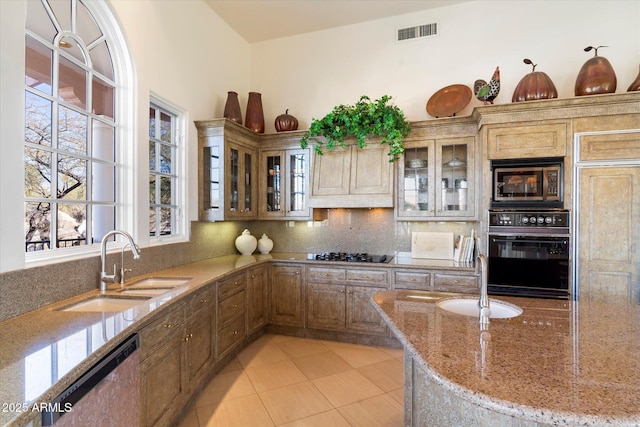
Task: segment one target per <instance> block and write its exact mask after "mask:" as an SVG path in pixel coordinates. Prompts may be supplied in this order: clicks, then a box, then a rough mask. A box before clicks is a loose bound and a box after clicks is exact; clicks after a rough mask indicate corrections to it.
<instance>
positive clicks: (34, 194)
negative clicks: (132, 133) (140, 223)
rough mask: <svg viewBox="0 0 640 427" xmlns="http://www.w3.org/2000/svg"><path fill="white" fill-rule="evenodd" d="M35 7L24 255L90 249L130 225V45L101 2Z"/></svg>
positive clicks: (29, 57)
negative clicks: (125, 54)
mask: <svg viewBox="0 0 640 427" xmlns="http://www.w3.org/2000/svg"><path fill="white" fill-rule="evenodd" d="M27 4H28V6H27V8H28V9H27V26H26V52H25V58H26V64H25V65H26V67H25V69H26V72H25V141H24V161H25V173H24V180H25V240H24V241H25V250H26V251H27V252H33V251H53V250H56V251H58V250H60V249H62V248H70V247H75V246H87V245H91V244H92V243H94V242H100V240H101V239H102V236H103V235H104V234H106V233H107V232H108V231H109V230H112V229H114V228H116V227H117V226H119V227H122V226H123V224H122V222H121V221H120V219H119V215H121V211H120V209H121V207H122V206H123V205H124V204H125V202H124V199H123V194H121V193H122V192H119V191H118V190H119V188H122V187H123V186H122V179H123V176H122V175H121V174H122V170H124V169H126V168H124V167H122V166H124V165H123V164H122V162H123V161H124V160H123V159H125V158H126V157H129V158H131V157H132V156H123V152H122V148H123V145H122V144H123V141H122V139H123V132H122V129H123V126H122V123H121V118H122V116H123V112H122V111H120V110H121V109H122V108H120V107H119V106H121V105H123V104H124V103H123V102H122V101H123V100H122V99H119V97H122V96H124V95H123V93H124V91H123V90H122V88H123V84H122V79H123V74H126V73H122V72H121V71H120V70H122V69H123V66H122V64H118V63H117V58H118V54H116V52H118V49H122V47H123V46H120V45H121V44H122V43H121V41H117V40H114V37H113V36H112V34H113V33H114V29H113V28H105V27H108V26H111V27H113V26H114V25H115V22H116V21H115V20H114V19H112V18H111V19H109V17H110V12H109V11H108V10H107V9H106V6H105V5H104V3H103V2H101V1H91V2H83V1H82V0H36V1H29V2H27ZM105 17H106V18H105ZM98 18H101V20H99V19H98ZM116 32H117V33H118V34H119V32H118V31H116ZM119 44H120V45H119ZM120 51H121V50H120ZM120 56H122V55H120ZM80 251H81V249H80Z"/></svg>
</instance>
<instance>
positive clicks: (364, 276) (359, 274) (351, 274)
mask: <svg viewBox="0 0 640 427" xmlns="http://www.w3.org/2000/svg"><path fill="white" fill-rule="evenodd" d="M347 281H348V282H351V283H357V284H358V285H360V286H385V285H386V286H388V285H389V272H388V271H387V270H347Z"/></svg>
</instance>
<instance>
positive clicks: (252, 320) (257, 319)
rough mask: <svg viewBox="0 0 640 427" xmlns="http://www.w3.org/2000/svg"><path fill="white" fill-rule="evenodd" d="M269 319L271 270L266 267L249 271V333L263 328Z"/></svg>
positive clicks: (261, 266)
mask: <svg viewBox="0 0 640 427" xmlns="http://www.w3.org/2000/svg"><path fill="white" fill-rule="evenodd" d="M268 318H269V268H268V267H267V266H266V265H260V266H256V267H251V268H249V269H248V270H247V331H248V333H249V335H251V334H252V333H253V332H256V331H258V330H260V329H261V328H263V327H264V326H265V325H266V324H267V323H268Z"/></svg>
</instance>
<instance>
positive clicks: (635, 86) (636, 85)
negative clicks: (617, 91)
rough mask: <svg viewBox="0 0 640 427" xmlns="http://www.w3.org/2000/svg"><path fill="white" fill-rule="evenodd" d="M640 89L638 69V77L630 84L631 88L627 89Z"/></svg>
mask: <svg viewBox="0 0 640 427" xmlns="http://www.w3.org/2000/svg"><path fill="white" fill-rule="evenodd" d="M638 68H640V67H638ZM639 90H640V71H638V76H637V77H636V79H635V80H634V81H633V82H631V84H630V85H629V89H627V92H636V91H639Z"/></svg>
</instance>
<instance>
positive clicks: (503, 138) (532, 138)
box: [485, 120, 571, 160]
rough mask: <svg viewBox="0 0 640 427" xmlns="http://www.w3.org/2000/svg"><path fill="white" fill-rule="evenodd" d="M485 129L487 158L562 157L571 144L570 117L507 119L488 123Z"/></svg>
mask: <svg viewBox="0 0 640 427" xmlns="http://www.w3.org/2000/svg"><path fill="white" fill-rule="evenodd" d="M485 132H486V139H487V149H488V153H487V158H488V159H489V160H494V159H522V158H528V157H564V156H566V155H567V147H568V146H570V145H569V144H570V140H569V139H568V138H570V137H571V123H570V121H569V120H545V121H540V122H531V121H527V122H510V123H501V124H496V125H489V126H487V127H486V129H485Z"/></svg>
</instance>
